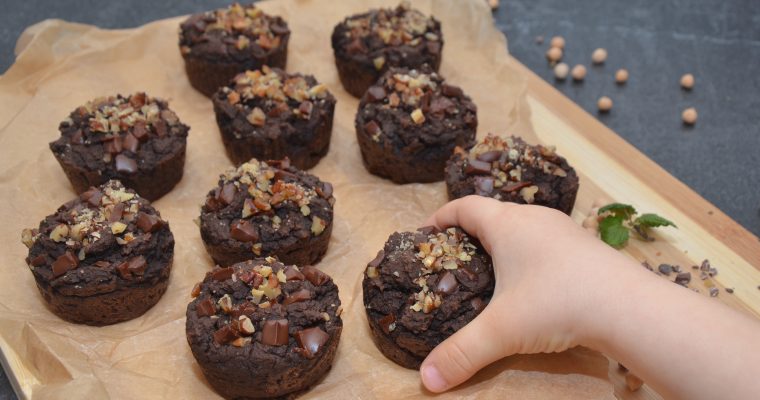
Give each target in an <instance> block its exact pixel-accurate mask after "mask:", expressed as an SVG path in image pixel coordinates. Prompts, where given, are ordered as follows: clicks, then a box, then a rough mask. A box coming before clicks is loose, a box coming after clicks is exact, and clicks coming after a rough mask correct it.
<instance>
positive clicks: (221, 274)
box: [209, 268, 235, 281]
mask: <svg viewBox="0 0 760 400" xmlns="http://www.w3.org/2000/svg"><path fill="white" fill-rule="evenodd" d="M234 272H235V270H234V269H232V268H214V269H213V270H212V271H211V272H209V273H210V274H211V279H213V280H215V281H226V280H227V279H230V278H231V277H232V274H233V273H234Z"/></svg>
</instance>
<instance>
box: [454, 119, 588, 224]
mask: <svg viewBox="0 0 760 400" xmlns="http://www.w3.org/2000/svg"><path fill="white" fill-rule="evenodd" d="M578 185H579V182H578V175H577V174H576V173H575V170H574V169H573V167H571V166H570V165H569V164H568V163H567V160H565V159H564V158H563V157H561V156H560V155H559V154H557V152H556V151H555V149H554V146H543V145H540V144H539V145H535V146H533V145H530V144H527V143H525V141H524V140H522V139H521V138H519V137H515V136H511V137H500V136H495V135H492V134H490V133H489V134H488V136H486V137H485V138H484V139H483V140H482V141H479V142H478V143H477V144H476V145H475V146H474V147H472V148H471V149H470V150H469V151H466V150H464V149H462V148H458V149H456V151H455V152H454V154H453V155H452V156H451V159H450V160H449V161H448V162H447V163H446V188H447V190H448V193H449V199H451V200H453V199H457V198H460V197H464V196H467V195H471V194H477V195H480V196H486V197H493V198H495V199H497V200H501V201H510V202H513V203H520V204H537V205H541V206H545V207H551V208H556V209H557V210H560V211H562V212H564V213H565V214H568V215H570V213H571V212H572V211H573V205H574V204H575V197H576V195H577V194H578Z"/></svg>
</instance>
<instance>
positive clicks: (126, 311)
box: [22, 180, 174, 325]
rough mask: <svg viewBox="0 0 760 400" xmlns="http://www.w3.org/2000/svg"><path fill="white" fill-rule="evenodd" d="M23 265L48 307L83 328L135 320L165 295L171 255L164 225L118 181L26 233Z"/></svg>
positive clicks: (171, 243)
mask: <svg viewBox="0 0 760 400" xmlns="http://www.w3.org/2000/svg"><path fill="white" fill-rule="evenodd" d="M22 240H23V242H24V244H26V246H27V247H29V255H28V256H27V258H26V262H27V264H28V265H29V268H30V269H31V270H32V274H33V275H34V279H35V281H36V282H37V288H38V289H39V290H40V293H41V294H42V297H43V298H44V299H45V302H46V303H47V305H48V307H49V308H50V310H51V311H52V312H53V313H54V314H56V315H58V316H59V317H61V318H63V319H65V320H68V321H71V322H76V323H80V324H87V325H110V324H115V323H117V322H122V321H127V320H130V319H133V318H136V317H138V316H140V315H142V314H143V313H145V312H146V311H148V309H150V308H151V307H153V305H155V304H156V303H157V302H158V300H159V299H160V298H161V296H162V295H163V294H164V292H165V291H166V286H167V284H168V283H169V273H170V272H171V266H172V257H173V256H174V236H173V235H172V233H171V231H170V230H169V224H168V223H167V222H166V221H164V220H162V219H161V215H160V214H159V213H158V211H156V209H154V208H153V207H152V206H151V205H150V202H148V201H147V200H145V199H143V198H141V197H140V196H138V195H137V194H136V193H135V192H134V191H133V190H130V189H125V188H124V186H122V184H121V183H120V182H119V181H115V180H112V181H108V182H106V183H105V184H103V185H102V186H100V187H97V188H95V187H92V188H90V189H89V190H88V191H86V192H84V193H82V194H81V195H80V196H79V198H78V199H75V200H72V201H70V202H68V203H66V204H64V205H62V206H61V207H60V208H59V209H58V210H57V211H56V212H55V214H52V215H49V216H47V217H45V219H44V220H43V221H42V222H40V225H39V228H37V229H25V230H24V232H23V233H22Z"/></svg>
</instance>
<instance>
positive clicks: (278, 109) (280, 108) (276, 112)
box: [231, 101, 290, 118]
mask: <svg viewBox="0 0 760 400" xmlns="http://www.w3.org/2000/svg"><path fill="white" fill-rule="evenodd" d="M232 110H234V108H232ZM288 110H290V107H288V105H287V103H283V102H281V101H278V102H277V104H275V106H274V107H272V109H270V110H269V112H267V116H269V117H272V118H277V117H279V116H280V115H282V114H284V113H286V112H287V111H288ZM231 117H233V118H234V117H235V113H234V112H233V114H232V115H231Z"/></svg>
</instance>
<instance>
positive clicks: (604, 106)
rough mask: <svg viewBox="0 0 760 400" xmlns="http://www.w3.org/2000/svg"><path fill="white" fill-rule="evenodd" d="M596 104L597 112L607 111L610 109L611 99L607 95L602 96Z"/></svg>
mask: <svg viewBox="0 0 760 400" xmlns="http://www.w3.org/2000/svg"><path fill="white" fill-rule="evenodd" d="M596 106H597V107H598V108H599V112H603V113H606V112H609V111H610V110H611V109H612V99H610V98H609V97H607V96H602V97H600V98H599V101H597V102H596Z"/></svg>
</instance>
